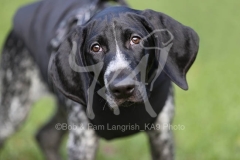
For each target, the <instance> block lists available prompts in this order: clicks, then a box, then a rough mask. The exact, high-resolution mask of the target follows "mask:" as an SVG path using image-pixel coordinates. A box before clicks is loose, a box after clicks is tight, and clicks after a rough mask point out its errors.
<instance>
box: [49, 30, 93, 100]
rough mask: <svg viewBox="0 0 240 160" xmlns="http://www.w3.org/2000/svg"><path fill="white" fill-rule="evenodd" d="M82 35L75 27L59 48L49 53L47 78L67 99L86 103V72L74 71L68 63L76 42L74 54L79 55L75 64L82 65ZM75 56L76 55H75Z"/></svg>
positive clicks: (81, 31)
mask: <svg viewBox="0 0 240 160" xmlns="http://www.w3.org/2000/svg"><path fill="white" fill-rule="evenodd" d="M83 39H84V35H83V30H82V29H80V28H77V29H76V30H75V31H73V32H72V33H70V34H69V35H68V36H67V38H66V39H65V40H64V42H63V43H62V44H61V45H60V48H59V49H58V51H57V52H56V53H53V54H52V55H51V59H50V63H49V71H48V72H49V76H50V77H49V78H50V79H51V80H52V82H53V83H54V85H55V86H56V87H57V88H58V89H59V90H60V91H61V92H62V93H63V94H64V95H65V96H66V97H68V98H69V99H72V100H74V101H76V102H79V103H81V104H86V102H87V94H86V90H87V86H88V85H89V84H87V82H88V80H86V79H87V78H88V76H87V74H86V73H84V72H82V73H79V72H76V71H74V70H73V69H72V67H71V66H72V65H70V63H69V62H70V61H69V58H70V56H72V55H71V52H72V49H73V46H74V45H73V44H77V47H76V46H75V48H76V53H74V56H76V55H77V56H79V58H76V59H77V60H76V64H77V65H79V66H84V64H83V60H84V58H83V57H82V56H83V55H82V52H81V48H82V43H83ZM77 56H76V57H77Z"/></svg>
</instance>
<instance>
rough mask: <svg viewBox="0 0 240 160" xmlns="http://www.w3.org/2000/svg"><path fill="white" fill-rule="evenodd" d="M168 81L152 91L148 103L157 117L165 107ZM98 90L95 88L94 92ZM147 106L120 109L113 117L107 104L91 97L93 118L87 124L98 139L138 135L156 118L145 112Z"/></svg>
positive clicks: (96, 95)
mask: <svg viewBox="0 0 240 160" xmlns="http://www.w3.org/2000/svg"><path fill="white" fill-rule="evenodd" d="M170 86H171V83H170V81H168V80H166V81H165V82H164V83H162V84H161V85H160V86H158V89H157V90H156V91H154V92H153V93H152V94H151V96H150V98H149V102H150V104H151V107H152V108H153V110H154V111H155V113H156V114H157V115H158V114H159V113H160V112H161V110H162V108H163V107H164V105H165V102H166V99H167V95H168V93H169V88H170ZM98 89H99V88H96V91H97V90H98ZM147 107H149V106H146V105H144V103H143V104H136V105H132V106H129V107H120V108H119V110H120V114H119V115H115V114H114V112H113V111H112V110H111V109H110V108H109V107H108V105H107V102H106V101H105V100H104V99H102V98H101V97H100V96H99V95H98V94H95V95H94V97H93V112H94V114H95V118H94V119H93V120H90V121H91V124H89V127H90V128H93V129H94V130H95V131H96V132H97V134H98V135H99V136H100V137H103V138H105V139H114V138H119V137H124V136H128V135H132V134H135V133H138V132H140V131H144V130H149V129H150V128H149V125H151V124H152V123H154V121H155V119H156V118H157V117H156V116H152V115H151V114H150V113H149V112H148V111H147V110H148V109H149V108H147Z"/></svg>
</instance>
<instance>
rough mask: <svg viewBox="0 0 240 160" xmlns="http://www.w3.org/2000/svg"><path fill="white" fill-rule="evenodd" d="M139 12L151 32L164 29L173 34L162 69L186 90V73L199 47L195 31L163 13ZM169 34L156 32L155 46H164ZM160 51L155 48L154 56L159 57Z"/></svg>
mask: <svg viewBox="0 0 240 160" xmlns="http://www.w3.org/2000/svg"><path fill="white" fill-rule="evenodd" d="M141 14H142V15H143V16H144V17H145V21H147V22H148V24H147V25H148V27H149V28H151V30H152V31H153V32H154V31H156V30H161V29H166V30H167V31H168V33H169V34H171V35H172V36H173V40H172V46H171V48H170V51H169V53H168V57H167V61H166V64H165V66H164V68H163V70H164V72H165V73H166V74H167V75H168V76H169V77H170V79H171V80H172V81H173V82H174V83H176V84H177V85H178V86H179V87H180V88H182V89H184V90H187V89H188V84H187V81H186V73H187V71H188V70H189V68H190V67H191V65H192V64H193V62H194V60H195V58H196V56H197V52H198V48H199V38H198V35H197V33H196V32H195V31H194V30H193V29H191V28H189V27H187V26H184V25H182V24H181V23H179V22H177V21H176V20H174V19H173V18H171V17H169V16H167V15H165V14H163V13H159V12H155V11H152V10H145V11H142V12H141ZM169 34H167V32H161V33H159V32H156V34H155V35H154V36H155V40H154V41H155V45H156V47H159V48H162V47H164V46H163V44H164V43H165V42H166V41H168V40H167V39H169V37H170V36H169ZM156 37H158V38H156ZM160 53H161V51H160V50H156V57H160V56H159V54H160Z"/></svg>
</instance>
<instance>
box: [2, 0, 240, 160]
mask: <svg viewBox="0 0 240 160" xmlns="http://www.w3.org/2000/svg"><path fill="white" fill-rule="evenodd" d="M31 1H32V0H11V1H9V0H0V45H1V46H2V44H3V42H4V39H5V38H6V35H7V33H8V31H9V30H10V28H11V24H12V17H13V15H14V13H15V11H16V10H17V8H18V7H20V6H21V5H23V4H26V3H28V2H31ZM127 1H128V2H129V4H130V6H131V7H132V8H135V9H141V10H143V9H148V8H149V9H153V10H156V11H161V12H164V13H166V14H168V15H170V16H171V17H173V18H174V19H176V20H178V21H180V22H181V23H183V24H185V25H188V26H191V27H192V28H193V29H194V30H195V31H196V32H197V33H198V34H199V36H200V51H199V54H198V57H197V59H196V62H195V63H194V65H193V67H192V68H191V69H190V72H189V73H188V76H187V79H188V83H189V90H188V91H183V90H181V89H179V88H178V87H177V86H175V90H176V113H175V115H176V116H175V119H174V124H176V125H178V124H180V125H184V126H185V129H184V130H177V131H175V132H174V133H175V140H176V159H177V160H215V159H216V160H237V159H240V91H239V90H240V84H239V83H240V74H239V73H240V71H239V70H240V64H239V63H240V62H239V61H240V57H239V56H238V55H239V54H240V49H239V47H240V9H239V7H240V1H239V0H228V1H227V0H201V1H200V0H191V1H190V0H181V1H180V0H171V1H170V0H148V1H139V0H127ZM53 111H54V101H53V99H52V98H51V97H45V98H43V99H42V100H40V101H39V102H38V103H36V104H35V105H34V106H33V109H32V111H31V113H30V115H29V117H28V120H27V121H26V123H25V124H24V126H23V127H22V128H21V129H20V131H19V132H17V133H16V134H15V135H14V136H12V137H11V138H10V139H8V141H7V142H6V144H5V146H4V148H3V150H1V151H0V160H33V159H34V160H43V156H42V154H41V152H40V150H39V148H38V146H37V143H36V142H35V139H34V135H35V133H36V132H37V130H38V129H39V127H40V126H41V125H43V124H44V123H45V122H46V121H47V120H48V119H49V118H50V116H51V114H53ZM66 138H67V137H66ZM65 142H66V140H65ZM147 142H148V140H147V138H146V137H145V135H144V134H143V133H140V134H138V135H136V136H132V137H129V138H124V139H118V140H114V141H110V142H107V141H104V140H102V141H101V145H100V148H99V152H98V155H97V159H98V160H122V159H125V160H147V159H150V152H149V146H148V143H147ZM61 150H62V152H61V153H62V155H63V156H64V157H65V158H66V149H65V145H62V149H61Z"/></svg>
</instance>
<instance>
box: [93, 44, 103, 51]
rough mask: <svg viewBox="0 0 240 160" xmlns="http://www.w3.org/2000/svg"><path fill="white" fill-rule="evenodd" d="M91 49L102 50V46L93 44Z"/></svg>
mask: <svg viewBox="0 0 240 160" xmlns="http://www.w3.org/2000/svg"><path fill="white" fill-rule="evenodd" d="M91 51H92V52H101V51H102V47H101V46H100V45H99V44H93V45H92V47H91Z"/></svg>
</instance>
